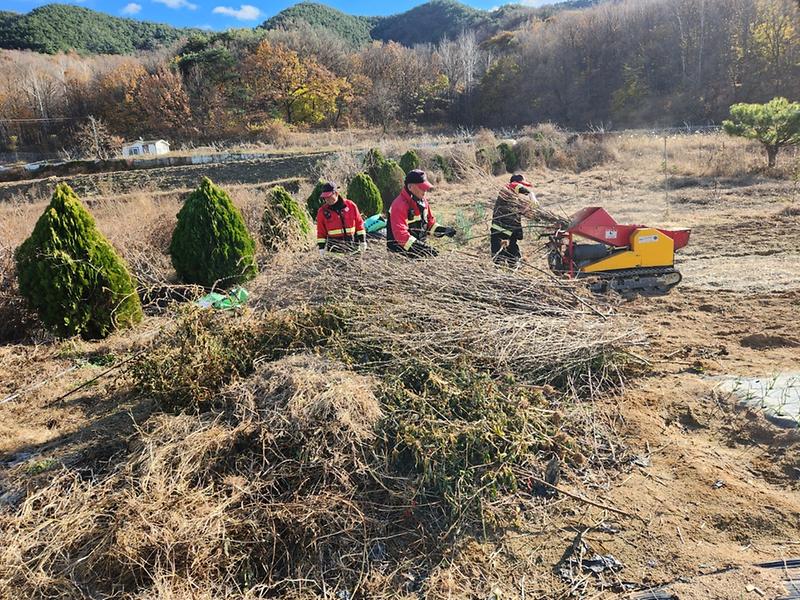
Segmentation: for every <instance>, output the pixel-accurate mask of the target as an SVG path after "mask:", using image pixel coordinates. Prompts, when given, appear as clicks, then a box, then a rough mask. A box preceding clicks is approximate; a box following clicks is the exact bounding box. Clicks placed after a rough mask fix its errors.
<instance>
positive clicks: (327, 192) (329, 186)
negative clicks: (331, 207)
mask: <svg viewBox="0 0 800 600" xmlns="http://www.w3.org/2000/svg"><path fill="white" fill-rule="evenodd" d="M335 193H336V184H335V183H333V182H332V181H328V182H326V183H325V185H323V186H322V193H321V194H320V198H330V197H331V196H333V195H334V194H335Z"/></svg>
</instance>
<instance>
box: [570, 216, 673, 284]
mask: <svg viewBox="0 0 800 600" xmlns="http://www.w3.org/2000/svg"><path fill="white" fill-rule="evenodd" d="M674 262H675V242H674V241H673V239H672V238H671V237H669V236H668V235H665V234H664V233H662V232H661V231H659V230H658V229H653V228H650V227H643V228H641V229H636V230H635V231H634V232H633V233H632V234H631V245H630V249H628V250H619V251H617V252H614V253H612V254H610V255H609V256H606V257H605V258H601V259H600V260H597V261H595V262H593V263H590V264H588V265H585V266H584V267H582V268H581V271H583V272H584V273H603V272H606V271H617V270H620V269H638V268H640V267H671V266H672V265H673V264H674Z"/></svg>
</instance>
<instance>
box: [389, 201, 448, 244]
mask: <svg viewBox="0 0 800 600" xmlns="http://www.w3.org/2000/svg"><path fill="white" fill-rule="evenodd" d="M438 227H441V225H438V224H437V223H436V218H435V217H434V216H433V213H432V212H431V208H430V205H429V204H428V201H427V200H424V199H419V198H416V197H414V196H413V195H412V194H411V192H409V191H408V190H407V189H406V188H405V187H404V188H403V190H402V191H401V192H400V195H399V196H398V197H397V198H395V199H394V200H393V201H392V206H391V208H390V209H389V226H388V227H387V228H386V244H387V248H388V249H389V250H390V251H391V252H408V251H409V250H410V249H411V246H413V245H414V242H417V241H418V242H422V243H424V242H425V239H426V238H427V237H428V234H431V233H433V232H434V231H436V229H437V228H438Z"/></svg>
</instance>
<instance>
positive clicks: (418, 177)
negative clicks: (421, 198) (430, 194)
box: [405, 169, 433, 192]
mask: <svg viewBox="0 0 800 600" xmlns="http://www.w3.org/2000/svg"><path fill="white" fill-rule="evenodd" d="M410 183H413V184H414V185H418V186H419V187H421V188H422V189H423V190H425V191H426V192H427V191H428V190H430V189H431V188H433V184H432V183H431V182H430V181H428V176H427V175H425V171H421V170H420V169H414V170H413V171H409V172H408V173H406V178H405V184H406V185H408V184H410Z"/></svg>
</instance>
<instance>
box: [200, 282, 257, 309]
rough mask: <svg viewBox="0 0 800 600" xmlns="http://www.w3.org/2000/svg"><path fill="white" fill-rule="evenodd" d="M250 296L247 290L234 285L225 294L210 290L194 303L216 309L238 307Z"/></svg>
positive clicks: (201, 306)
mask: <svg viewBox="0 0 800 600" xmlns="http://www.w3.org/2000/svg"><path fill="white" fill-rule="evenodd" d="M249 297H250V294H248V293H247V290H246V289H244V288H242V287H235V288H233V289H231V290H229V291H228V293H227V294H218V293H217V292H211V293H210V294H206V295H205V296H203V297H202V298H200V299H199V300H198V301H197V302H195V304H197V306H199V307H200V308H216V309H217V310H231V309H233V308H238V307H240V306H241V305H242V304H244V303H245V302H247V299H248V298H249Z"/></svg>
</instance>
